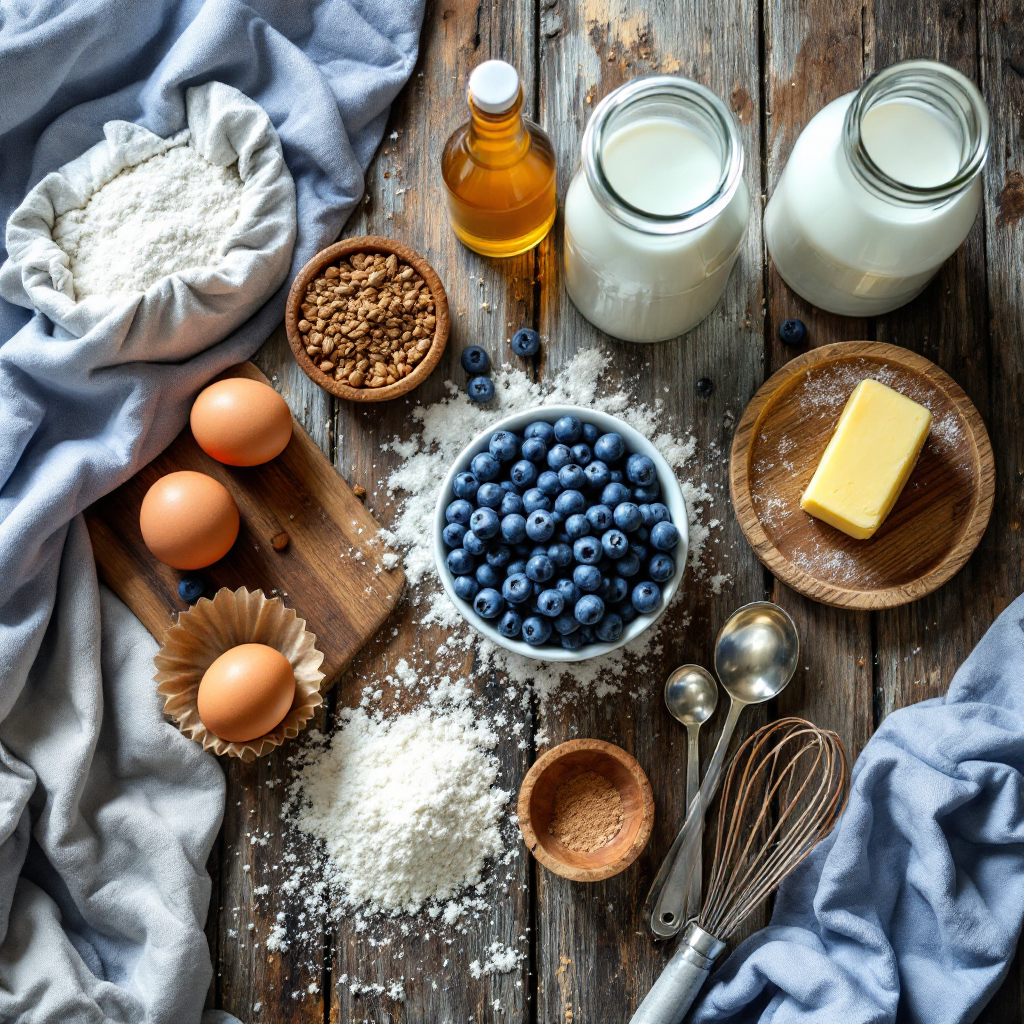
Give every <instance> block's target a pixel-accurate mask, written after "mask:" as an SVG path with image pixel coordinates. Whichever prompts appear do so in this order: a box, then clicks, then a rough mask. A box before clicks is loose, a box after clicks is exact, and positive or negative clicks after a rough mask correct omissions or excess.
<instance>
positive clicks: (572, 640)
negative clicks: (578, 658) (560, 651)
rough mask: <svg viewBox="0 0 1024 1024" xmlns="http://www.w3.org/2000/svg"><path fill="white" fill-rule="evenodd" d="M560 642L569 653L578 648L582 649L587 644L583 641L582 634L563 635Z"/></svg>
mask: <svg viewBox="0 0 1024 1024" xmlns="http://www.w3.org/2000/svg"><path fill="white" fill-rule="evenodd" d="M559 640H560V641H561V644H562V646H563V647H564V648H565V649H566V650H567V651H575V650H577V649H578V648H580V647H582V646H583V644H584V642H585V641H584V639H583V634H582V633H581V632H580V633H563V634H562V635H561V636H560V637H559Z"/></svg>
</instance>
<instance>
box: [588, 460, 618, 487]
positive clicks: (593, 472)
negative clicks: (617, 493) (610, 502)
mask: <svg viewBox="0 0 1024 1024" xmlns="http://www.w3.org/2000/svg"><path fill="white" fill-rule="evenodd" d="M583 475H584V476H585V477H586V478H587V483H588V484H589V485H590V486H591V487H593V489H594V490H595V491H602V490H604V488H605V487H607V486H608V484H610V483H611V481H612V475H611V471H610V470H609V469H608V467H607V466H606V465H605V464H604V463H603V462H602V461H601V460H600V459H596V460H595V461H594V462H591V463H590V465H589V466H587V467H586V469H584V470H583Z"/></svg>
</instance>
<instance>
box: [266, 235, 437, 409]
mask: <svg viewBox="0 0 1024 1024" xmlns="http://www.w3.org/2000/svg"><path fill="white" fill-rule="evenodd" d="M357 252H363V253H370V254H375V253H381V254H383V255H384V256H390V255H391V254H394V255H395V256H397V257H398V259H400V260H402V261H403V262H404V263H408V264H409V266H411V267H412V268H413V269H414V270H415V271H416V272H417V273H418V274H419V275H420V277H422V278H423V280H424V281H425V282H426V284H427V287H428V288H429V289H430V294H431V296H432V297H433V300H434V316H435V318H436V320H437V323H436V324H435V325H434V338H433V341H432V342H431V345H430V348H429V349H428V350H427V353H426V355H425V356H424V357H423V358H422V359H421V360H420V361H419V363H418V364H417V365H416V367H415V368H414V369H413V371H412V373H410V374H409V375H408V376H407V377H403V378H402V379H401V380H399V381H396V382H395V383H394V384H387V385H385V386H384V387H380V388H369V387H364V388H354V387H352V386H351V385H349V384H344V383H342V382H341V381H337V380H335V379H334V377H333V376H331V375H330V374H328V373H324V372H323V371H322V370H321V369H320V367H319V366H317V365H316V364H315V363H314V362H313V360H312V359H311V358H310V357H309V355H308V353H307V352H306V345H305V342H304V341H303V340H302V334H301V333H300V332H299V321H300V320H301V319H302V298H303V296H304V295H305V294H306V289H307V288H308V287H309V284H310V282H312V281H314V280H315V279H316V278H317V277H319V276H320V274H321V273H322V272H323V271H324V270H326V268H327V267H328V266H330V265H331V264H332V263H337V262H338V261H339V260H342V259H345V257H347V256H351V255H353V254H354V253H357ZM450 325H451V319H450V317H449V313H448V296H447V295H446V294H445V291H444V285H442V284H441V279H440V278H439V277H438V276H437V274H436V273H435V272H434V268H433V267H431V265H430V264H429V263H428V262H427V261H426V260H425V259H424V258H423V257H422V256H421V255H420V254H419V253H418V252H416V251H415V250H414V249H410V248H409V246H407V245H403V244H402V243H401V242H396V241H395V240H394V239H392V238H381V237H379V236H378V235H360V236H359V237H358V238H345V239H342V241H340V242H335V243H334V245H329V246H328V247H327V248H326V249H322V250H321V251H320V252H318V253H317V254H316V255H315V256H314V257H313V258H312V259H311V260H310V261H309V262H308V263H307V264H306V265H305V266H304V267H303V268H302V270H301V271H299V274H298V276H297V277H296V278H295V281H294V282H293V284H292V287H291V291H289V293H288V302H287V304H286V306H285V311H284V326H285V331H286V332H287V334H288V344H289V345H291V347H292V352H293V353H294V355H295V361H296V362H297V363H298V364H299V366H301V367H302V372H303V373H305V375H306V376H307V377H308V378H309V379H310V380H311V381H313V383H314V384H317V385H319V386H320V387H322V388H323V389H324V390H325V391H329V392H330V393H331V394H332V395H336V396H337V397H338V398H344V399H346V400H347V401H349V402H386V401H388V400H389V399H391V398H398V397H399V396H400V395H405V394H408V393H409V392H410V391H412V390H413V388H415V387H417V386H418V385H420V384H422V383H423V381H425V380H426V379H427V377H429V376H430V374H431V372H432V371H433V369H434V367H435V366H437V362H438V360H439V359H440V358H441V353H442V352H444V347H445V345H447V344H448V331H449V328H450Z"/></svg>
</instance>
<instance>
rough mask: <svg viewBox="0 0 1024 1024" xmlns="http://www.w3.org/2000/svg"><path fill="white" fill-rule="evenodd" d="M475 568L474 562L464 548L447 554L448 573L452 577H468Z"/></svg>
mask: <svg viewBox="0 0 1024 1024" xmlns="http://www.w3.org/2000/svg"><path fill="white" fill-rule="evenodd" d="M475 568H476V562H475V561H474V560H473V556H472V555H471V554H470V553H469V552H468V551H467V550H466V549H465V548H455V549H454V550H453V551H449V552H448V571H449V572H450V573H451V574H452V575H453V576H468V575H469V574H470V573H471V572H472V571H473V570H474V569H475Z"/></svg>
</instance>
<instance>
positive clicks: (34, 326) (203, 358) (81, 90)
mask: <svg viewBox="0 0 1024 1024" xmlns="http://www.w3.org/2000/svg"><path fill="white" fill-rule="evenodd" d="M422 15H423V0H320V2H318V3H313V2H308V0H306V2H303V0H253V2H251V3H248V4H246V3H240V2H237V0H74V2H72V0H32V2H28V0H0V220H2V221H3V223H6V220H7V218H8V216H9V215H10V213H11V211H12V210H13V209H14V208H15V207H16V206H17V205H18V204H19V203H20V202H21V200H22V197H23V196H24V195H25V193H26V191H27V190H28V189H29V188H30V187H31V186H32V185H34V184H35V183H36V182H37V181H39V180H40V178H41V177H43V175H45V174H47V173H48V172H49V171H52V170H54V169H56V168H57V167H59V166H61V165H62V164H64V163H66V162H67V161H69V160H71V159H72V158H74V157H76V156H77V155H78V154H80V153H82V152H83V151H85V150H86V149H88V148H89V147H90V146H92V145H93V144H94V143H96V142H98V141H99V140H100V139H101V138H102V137H103V124H104V123H105V122H106V121H108V120H112V119H122V120H128V121H136V122H138V123H140V124H142V125H144V126H145V127H147V128H149V129H150V130H151V131H153V132H156V133H157V134H159V135H165V136H166V135H171V134H173V133H175V132H177V131H179V130H180V129H181V128H182V127H183V126H184V116H185V110H184V93H185V90H186V89H187V88H188V87H189V86H192V85H198V84H201V83H204V82H207V81H211V80H217V81H222V82H226V83H228V84H229V85H232V86H234V87H236V88H237V89H240V90H241V91H242V92H244V93H246V94H247V95H248V96H250V97H252V98H253V99H255V100H256V101H257V102H258V103H260V104H261V105H262V106H263V108H264V109H265V110H266V111H267V112H268V114H269V115H270V117H271V120H272V121H273V123H274V125H275V127H276V129H277V131H278V134H279V136H280V138H281V142H282V144H283V147H284V153H285V158H286V161H287V163H288V165H289V168H290V170H291V173H292V176H293V178H294V180H295V185H296V189H297V203H298V236H297V240H296V245H295V250H294V253H293V257H292V267H291V272H290V274H289V280H288V282H286V284H285V286H284V288H282V289H281V290H280V291H279V292H278V293H277V294H276V295H274V296H268V302H267V305H266V306H265V307H264V308H263V309H261V310H260V311H259V312H258V313H257V314H256V315H255V316H254V317H253V318H252V319H251V320H250V321H249V322H248V323H247V324H245V325H244V326H243V327H241V328H240V329H239V330H237V331H235V332H234V333H233V334H232V335H231V336H230V337H228V338H227V339H225V340H224V341H222V342H220V343H219V344H216V345H214V346H213V347H212V348H210V349H208V350H207V351H206V352H204V353H202V354H201V355H199V356H198V357H196V358H193V359H190V360H185V361H181V362H163V363H161V362H157V361H144V360H138V358H137V357H135V356H134V355H133V358H132V359H131V360H126V358H125V356H124V354H123V353H122V352H120V351H119V349H118V346H117V343H116V338H115V339H113V340H112V341H110V343H109V344H107V345H105V346H103V347H97V346H92V347H90V346H89V345H85V344H83V342H82V341H81V339H77V338H74V337H72V336H70V335H68V334H67V333H66V332H62V331H58V330H55V329H54V327H53V325H52V324H51V323H50V322H49V321H47V320H46V319H45V318H44V317H43V316H41V315H38V314H37V315H35V316H33V314H32V312H31V311H29V310H26V309H23V308H20V307H17V306H13V305H10V304H8V303H5V302H2V301H0V580H3V589H2V591H0V1020H2V1021H15V1020H17V1021H25V1022H29V1021H30V1022H33V1024H37V1022H46V1024H50V1022H53V1024H57V1022H61V1024H65V1022H70V1021H79V1020H81V1021H85V1020H88V1021H90V1022H99V1021H119V1022H128V1024H135V1022H142V1021H145V1022H147V1024H165V1022H166V1024H187V1022H189V1021H198V1020H199V1018H200V1015H201V1013H202V1007H203V1003H204V1000H205V997H206V992H207V989H208V986H209V982H210V978H211V970H212V969H211V965H210V957H209V951H208V949H207V947H206V943H205V939H204V936H203V932H202V927H203V924H204V921H205V916H206V909H207V905H208V902H209V894H210V883H209V879H208V877H207V875H206V871H205V864H206V858H207V856H208V854H209V851H210V848H211V845H212V843H213V840H214V838H215V836H216V833H217V829H218V827H219V823H220V817H221V813H222V804H223V777H222V775H221V772H220V769H219V768H218V766H217V764H216V762H215V761H214V760H213V759H212V758H210V757H208V756H206V755H204V754H203V753H202V752H201V751H200V750H198V748H196V747H195V746H194V745H193V744H191V743H190V742H189V741H187V740H185V738H184V737H182V736H181V735H180V734H179V733H177V731H176V730H175V729H173V727H172V726H170V725H169V724H167V723H166V722H164V721H163V718H162V716H161V714H160V702H159V701H158V700H157V699H156V695H155V694H154V693H153V685H152V682H151V675H152V665H151V659H152V655H153V652H154V649H155V644H154V642H153V640H152V639H151V638H150V637H149V636H148V634H146V633H145V631H144V630H143V629H142V627H141V625H140V623H139V622H138V620H137V619H135V618H134V616H132V615H130V613H128V612H127V610H126V609H125V608H124V606H123V605H122V604H121V603H120V602H119V601H117V600H116V598H113V596H112V595H110V594H109V593H106V592H104V591H103V589H102V588H100V587H99V586H98V585H97V582H96V574H95V567H94V565H93V561H92V554H91V547H90V545H89V540H88V534H87V531H86V529H85V526H84V523H83V521H82V518H81V515H80V513H81V512H82V510H83V509H84V508H86V507H87V506H88V505H90V504H91V503H92V502H94V501H95V500H96V499H97V498H99V497H100V496H101V495H103V494H105V493H107V492H109V491H111V490H112V489H114V488H115V487H116V486H118V485H119V484H120V483H122V482H123V481H124V480H126V479H127V478H128V477H129V476H131V475H132V474H133V473H134V472H135V471H136V470H137V469H138V468H139V467H141V466H142V465H144V464H145V463H147V462H148V461H150V460H151V459H152V458H153V457H154V456H155V455H157V454H158V453H159V452H160V451H161V450H162V449H163V448H164V447H165V446H166V445H167V444H168V443H169V442H170V441H171V440H172V439H173V438H174V436H175V435H176V434H177V432H178V431H179V430H180V429H181V427H182V425H183V424H184V422H185V420H186V418H187V413H188V408H189V405H190V403H191V399H192V397H193V396H194V395H195V393H196V392H197V391H198V390H199V389H200V388H201V387H202V386H203V385H204V384H205V383H206V382H207V381H208V380H209V379H210V378H211V377H213V376H215V375H216V374H217V373H219V372H220V371H221V370H222V369H224V368H225V367H227V366H230V365H232V364H234V363H237V362H239V361H240V360H243V359H245V358H247V357H249V356H250V355H251V354H252V353H253V352H254V351H255V349H256V348H257V347H258V346H259V345H260V343H261V342H262V341H263V340H264V339H265V338H266V337H267V335H268V334H269V333H270V331H271V330H272V328H273V327H274V326H276V324H277V323H278V322H279V321H280V319H281V316H282V311H283V306H284V294H285V289H286V288H287V286H288V283H290V280H291V277H293V276H294V273H295V271H296V270H297V269H298V268H299V267H301V266H302V264H303V263H305V261H306V260H308V259H309V257H310V256H312V255H313V254H314V253H315V252H316V251H317V250H318V249H319V248H321V247H323V246H324V245H325V244H327V243H328V242H330V241H332V240H333V239H334V238H335V237H336V236H337V235H338V233H339V232H340V229H341V228H342V226H343V224H344V222H345V220H346V219H347V217H348V215H349V213H350V212H351V210H352V208H353V206H354V205H355V203H356V202H357V201H358V199H359V198H360V196H361V195H362V190H363V179H362V173H363V169H364V168H365V167H366V165H367V164H368V163H369V160H370V158H371V156H372V154H373V152H374V150H375V148H376V146H377V145H378V143H379V141H380V138H381V135H382V133H383V130H384V126H385V124H386V120H387V113H388V107H389V104H390V103H391V101H392V100H393V99H394V97H395V95H396V94H397V93H398V91H399V89H400V88H401V87H402V85H403V84H404V83H405V81H406V79H407V78H408V76H409V74H410V72H411V71H412V67H413V64H414V61H415V58H416V51H417V44H418V37H419V30H420V25H421V21H422ZM5 255H6V253H5V251H0V258H3V257H4V256H5ZM128 258H130V254H128Z"/></svg>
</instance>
